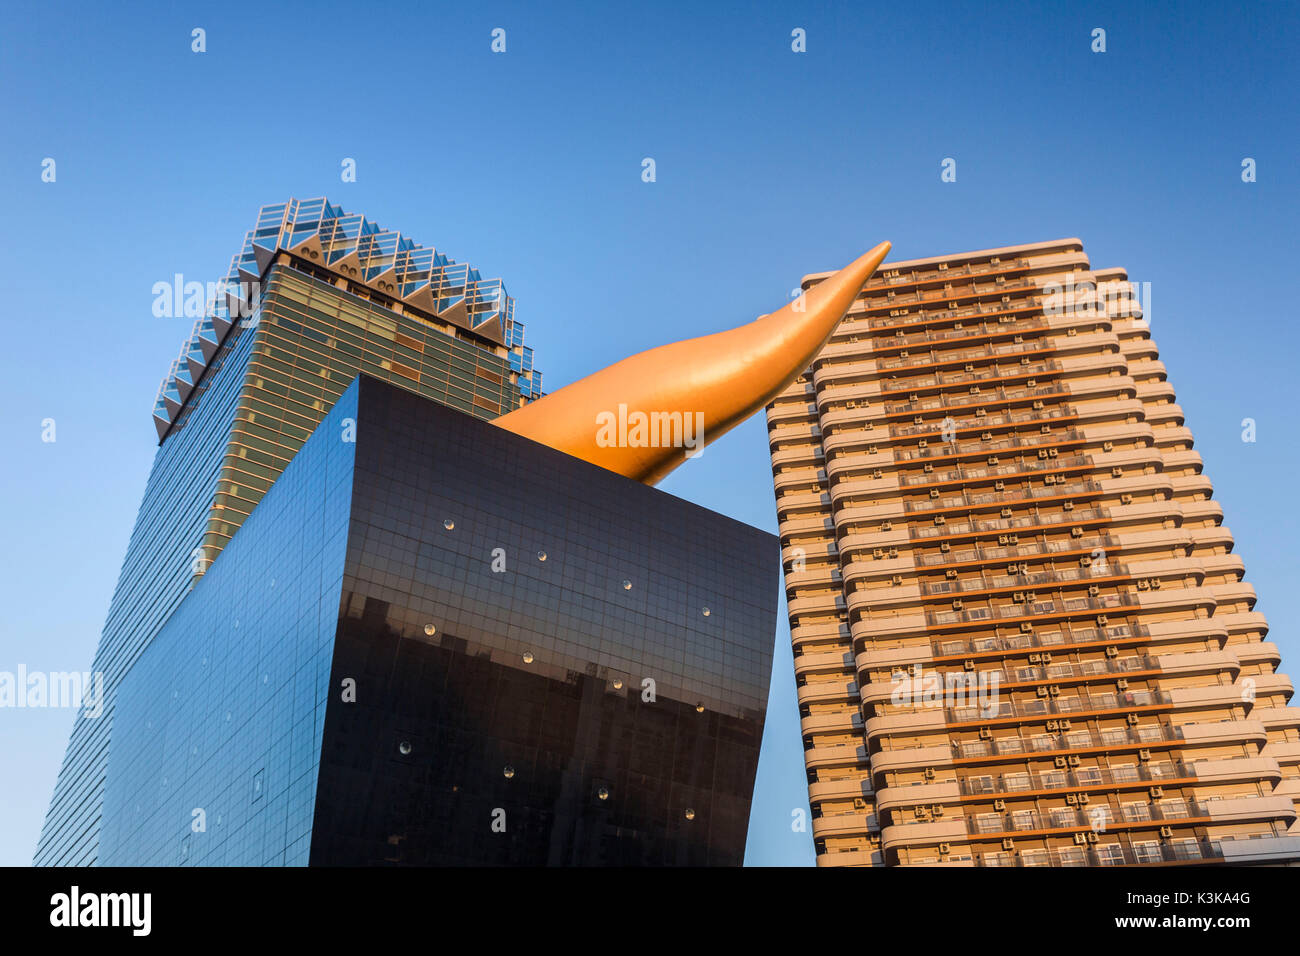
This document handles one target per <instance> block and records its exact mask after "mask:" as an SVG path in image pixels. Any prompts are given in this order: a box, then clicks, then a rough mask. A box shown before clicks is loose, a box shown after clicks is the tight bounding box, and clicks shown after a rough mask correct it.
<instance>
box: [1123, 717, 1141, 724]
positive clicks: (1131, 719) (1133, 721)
mask: <svg viewBox="0 0 1300 956" xmlns="http://www.w3.org/2000/svg"><path fill="white" fill-rule="evenodd" d="M1124 719H1125V720H1127V721H1128V722H1129V725H1130V726H1131V725H1133V724H1136V723H1137V722H1138V715H1137V714H1129V715H1128V716H1127V717H1125V718H1124Z"/></svg>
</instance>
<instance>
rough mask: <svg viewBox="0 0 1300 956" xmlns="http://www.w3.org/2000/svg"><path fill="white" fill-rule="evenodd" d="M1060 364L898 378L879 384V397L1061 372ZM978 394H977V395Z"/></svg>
mask: <svg viewBox="0 0 1300 956" xmlns="http://www.w3.org/2000/svg"><path fill="white" fill-rule="evenodd" d="M1061 368H1062V366H1061V363H1060V362H1051V361H1049V362H1030V363H1029V364H1028V365H1002V366H998V365H995V366H993V367H992V368H986V369H981V370H980V371H978V372H951V373H946V374H935V375H918V376H915V377H913V378H900V379H896V380H894V381H885V382H882V383H881V395H890V394H893V393H895V392H912V391H915V390H916V389H918V388H929V387H932V386H950V385H974V384H975V383H977V382H983V381H987V380H988V379H994V378H1006V377H1008V376H1011V375H1041V374H1043V373H1046V372H1059V371H1061ZM977 394H978V393H977Z"/></svg>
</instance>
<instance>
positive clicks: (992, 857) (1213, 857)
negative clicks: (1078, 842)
mask: <svg viewBox="0 0 1300 956" xmlns="http://www.w3.org/2000/svg"><path fill="white" fill-rule="evenodd" d="M1225 842H1226V841H1225ZM1198 862H1209V863H1223V862H1225V860H1224V855H1223V853H1222V851H1221V850H1220V849H1219V841H1212V840H1197V839H1195V838H1191V837H1189V838H1186V839H1180V840H1171V841H1169V842H1168V843H1163V842H1156V841H1150V842H1145V843H1136V844H1134V845H1133V846H1132V847H1128V846H1121V845H1120V844H1118V843H1106V844H1101V845H1099V846H1090V847H1086V848H1085V847H1082V846H1072V847H1061V848H1059V849H1026V850H1021V851H1020V852H1018V853H1011V852H1005V851H1004V852H1002V853H984V854H982V855H981V856H980V858H979V863H978V865H979V866H1137V865H1141V864H1161V865H1167V864H1170V863H1198Z"/></svg>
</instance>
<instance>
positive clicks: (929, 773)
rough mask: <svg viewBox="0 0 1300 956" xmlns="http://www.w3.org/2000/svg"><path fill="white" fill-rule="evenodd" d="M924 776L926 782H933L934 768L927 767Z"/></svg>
mask: <svg viewBox="0 0 1300 956" xmlns="http://www.w3.org/2000/svg"><path fill="white" fill-rule="evenodd" d="M924 776H925V779H926V780H933V779H934V768H933V767H926V768H925V773H924Z"/></svg>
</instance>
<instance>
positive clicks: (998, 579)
mask: <svg viewBox="0 0 1300 956" xmlns="http://www.w3.org/2000/svg"><path fill="white" fill-rule="evenodd" d="M1127 576H1128V569H1127V566H1126V565H1123V564H1119V563H1118V562H1109V563H1099V564H1098V565H1097V566H1096V567H1094V566H1093V565H1091V564H1090V565H1088V566H1087V567H1081V568H1062V569H1060V570H1057V571H1036V572H1034V573H1033V574H985V573H981V574H980V575H979V577H974V578H965V579H956V580H952V581H925V582H922V583H921V593H922V594H924V595H932V594H960V593H961V592H963V591H995V590H1000V589H1003V588H1020V587H1040V586H1042V585H1045V584H1067V583H1069V582H1072V581H1088V580H1093V579H1096V578H1108V577H1127Z"/></svg>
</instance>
